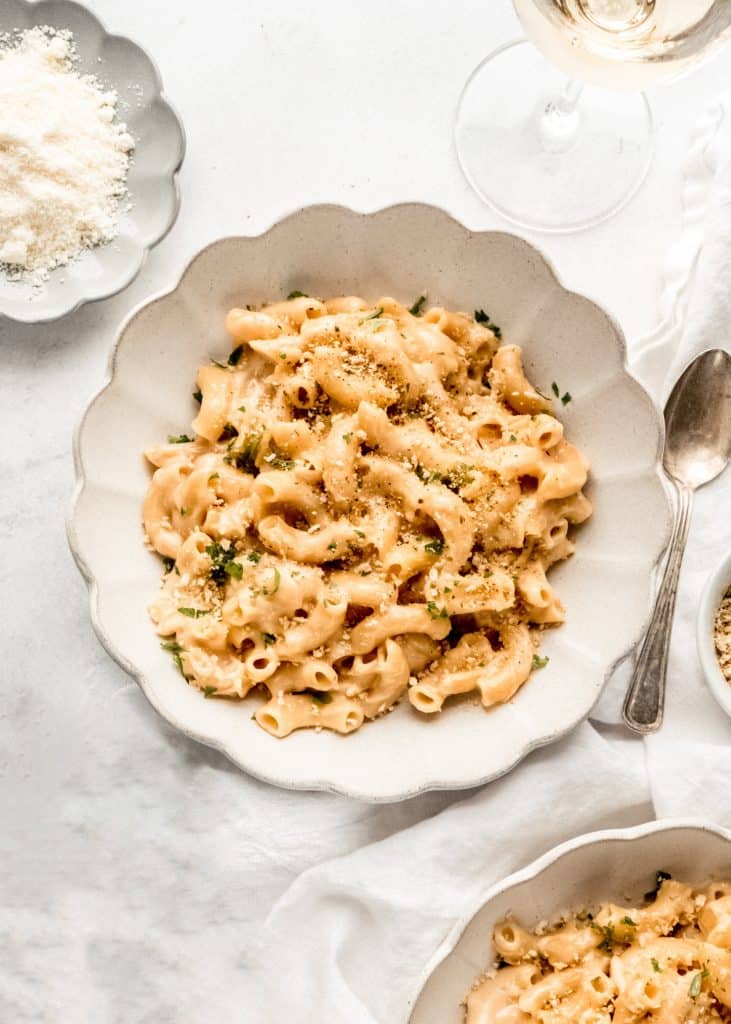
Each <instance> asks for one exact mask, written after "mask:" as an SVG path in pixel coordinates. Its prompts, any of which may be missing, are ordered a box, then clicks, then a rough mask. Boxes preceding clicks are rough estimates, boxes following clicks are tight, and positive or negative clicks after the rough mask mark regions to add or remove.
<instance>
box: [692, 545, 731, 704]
mask: <svg viewBox="0 0 731 1024" xmlns="http://www.w3.org/2000/svg"><path fill="white" fill-rule="evenodd" d="M729 588H731V548H730V549H729V550H728V551H727V552H726V554H725V555H724V556H723V558H722V559H721V561H720V562H719V563H718V565H717V566H716V568H715V569H714V570H713V571H712V572H711V573H710V575H709V576H708V579H707V580H706V582H705V585H704V587H703V591H702V593H701V600H700V604H699V605H698V614H697V616H696V647H697V648H698V658H699V659H700V663H701V667H702V669H703V676H704V678H705V681H706V684H707V685H708V689H709V690H710V691H711V693H712V694H713V696H714V697H715V698H716V700H717V701H718V703H719V704H720V705H721V707H722V708H723V710H724V711H725V712H726V714H727V715H728V716H729V717H731V683H729V682H727V681H726V679H725V677H724V674H723V672H722V671H721V666H720V665H719V663H718V657H717V655H716V648H715V645H714V643H713V625H714V621H715V618H716V611H717V610H718V605H719V603H720V601H721V598H722V597H723V595H724V594H725V593H726V591H727V590H728V589H729Z"/></svg>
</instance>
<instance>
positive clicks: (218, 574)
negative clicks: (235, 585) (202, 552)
mask: <svg viewBox="0 0 731 1024" xmlns="http://www.w3.org/2000/svg"><path fill="white" fill-rule="evenodd" d="M206 554H207V555H208V557H209V558H210V559H211V562H212V563H213V565H212V567H211V579H212V580H213V582H214V583H217V584H218V586H219V587H221V586H223V585H224V584H225V583H226V581H227V580H228V578H229V577H231V579H234V580H240V579H241V577H242V575H243V572H244V568H243V566H242V565H240V564H239V563H238V562H236V561H234V559H235V558H236V551H235V549H234V548H233V547H230V548H224V547H223V546H222V545H221V544H219V543H218V541H215V542H214V543H213V544H209V545H208V547H207V548H206Z"/></svg>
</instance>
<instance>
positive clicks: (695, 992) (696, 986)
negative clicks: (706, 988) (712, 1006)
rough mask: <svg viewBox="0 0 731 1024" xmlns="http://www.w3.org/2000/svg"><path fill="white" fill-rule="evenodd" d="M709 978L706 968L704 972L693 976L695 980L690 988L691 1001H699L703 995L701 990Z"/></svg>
mask: <svg viewBox="0 0 731 1024" xmlns="http://www.w3.org/2000/svg"><path fill="white" fill-rule="evenodd" d="M707 977H708V970H707V968H705V967H704V968H703V970H702V971H698V973H697V974H694V975H693V980H692V981H691V983H690V987H689V989H688V995H689V996H690V998H691V999H697V998H698V996H699V995H700V994H701V989H702V988H703V982H704V980H705V979H706V978H707Z"/></svg>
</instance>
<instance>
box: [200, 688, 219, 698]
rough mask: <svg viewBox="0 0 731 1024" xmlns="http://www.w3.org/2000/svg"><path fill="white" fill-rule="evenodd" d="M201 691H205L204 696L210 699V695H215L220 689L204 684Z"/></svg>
mask: <svg viewBox="0 0 731 1024" xmlns="http://www.w3.org/2000/svg"><path fill="white" fill-rule="evenodd" d="M201 692H202V693H203V696H204V697H205V698H206V699H208V698H209V697H215V695H216V694H217V693H218V690H217V689H216V687H215V686H204V687H203V690H202V691H201Z"/></svg>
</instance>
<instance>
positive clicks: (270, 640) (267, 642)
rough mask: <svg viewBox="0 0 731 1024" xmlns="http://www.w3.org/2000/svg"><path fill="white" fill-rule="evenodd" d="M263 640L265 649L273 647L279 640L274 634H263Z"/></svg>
mask: <svg viewBox="0 0 731 1024" xmlns="http://www.w3.org/2000/svg"><path fill="white" fill-rule="evenodd" d="M261 638H262V640H263V642H264V646H265V647H271V646H272V644H275V643H276V642H277V638H276V636H275V635H274V633H262V634H261Z"/></svg>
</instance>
